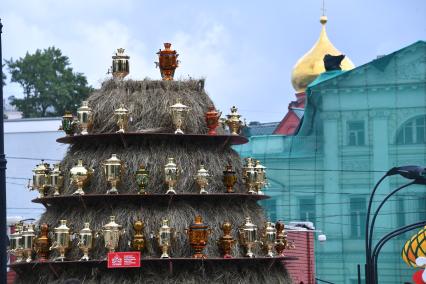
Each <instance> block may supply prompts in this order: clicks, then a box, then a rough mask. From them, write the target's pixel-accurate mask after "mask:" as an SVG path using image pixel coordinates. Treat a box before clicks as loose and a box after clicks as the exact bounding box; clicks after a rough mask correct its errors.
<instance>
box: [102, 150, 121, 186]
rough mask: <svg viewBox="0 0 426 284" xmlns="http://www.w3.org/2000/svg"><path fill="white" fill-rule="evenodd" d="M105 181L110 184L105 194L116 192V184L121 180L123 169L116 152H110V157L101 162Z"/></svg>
mask: <svg viewBox="0 0 426 284" xmlns="http://www.w3.org/2000/svg"><path fill="white" fill-rule="evenodd" d="M102 168H103V169H104V174H105V177H106V179H107V182H108V183H110V184H111V188H110V189H109V190H108V191H107V192H106V193H107V194H118V190H117V185H118V183H119V182H120V180H121V176H122V174H123V171H124V163H123V162H122V161H121V160H120V159H118V157H117V155H116V154H112V155H111V158H109V159H107V160H105V161H104V162H103V164H102Z"/></svg>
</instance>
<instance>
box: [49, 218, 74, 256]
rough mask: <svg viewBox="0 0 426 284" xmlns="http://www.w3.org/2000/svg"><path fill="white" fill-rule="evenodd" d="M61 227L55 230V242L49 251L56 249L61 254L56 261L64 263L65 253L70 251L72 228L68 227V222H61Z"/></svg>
mask: <svg viewBox="0 0 426 284" xmlns="http://www.w3.org/2000/svg"><path fill="white" fill-rule="evenodd" d="M59 222H60V225H59V226H58V227H56V228H54V229H53V232H54V234H55V240H54V241H53V244H52V246H51V247H50V248H49V250H52V249H56V250H57V251H58V252H59V256H58V257H56V258H55V259H54V261H64V260H65V253H66V252H67V251H68V249H69V248H70V245H71V238H70V234H71V233H70V231H71V230H70V228H69V227H67V220H60V221H59Z"/></svg>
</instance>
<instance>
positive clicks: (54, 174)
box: [49, 164, 64, 196]
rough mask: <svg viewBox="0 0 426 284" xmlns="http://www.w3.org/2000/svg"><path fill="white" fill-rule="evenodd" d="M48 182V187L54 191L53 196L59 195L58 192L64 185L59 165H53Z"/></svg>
mask: <svg viewBox="0 0 426 284" xmlns="http://www.w3.org/2000/svg"><path fill="white" fill-rule="evenodd" d="M49 180H50V182H49V186H50V187H51V188H53V190H54V192H53V196H58V195H59V194H60V192H59V190H60V189H61V188H62V187H63V185H64V176H63V174H62V171H61V164H54V165H53V169H51V170H50V175H49Z"/></svg>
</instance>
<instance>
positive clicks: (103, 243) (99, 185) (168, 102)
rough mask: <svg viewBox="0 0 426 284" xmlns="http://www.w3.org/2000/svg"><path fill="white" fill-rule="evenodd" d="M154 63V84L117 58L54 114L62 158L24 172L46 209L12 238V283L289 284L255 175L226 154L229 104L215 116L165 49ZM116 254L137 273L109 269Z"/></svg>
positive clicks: (199, 85)
mask: <svg viewBox="0 0 426 284" xmlns="http://www.w3.org/2000/svg"><path fill="white" fill-rule="evenodd" d="M158 56H159V62H158V67H159V68H160V70H161V75H162V76H161V80H149V79H145V80H142V81H134V80H131V79H127V78H129V77H128V76H126V75H127V74H128V73H129V72H130V69H129V57H128V56H127V55H126V54H124V50H121V49H120V50H118V52H117V54H115V55H114V58H113V68H112V72H113V73H112V74H113V76H114V78H111V79H110V80H107V81H105V82H103V83H102V85H101V87H100V89H99V90H95V91H94V92H93V93H92V94H91V95H90V97H88V98H87V99H86V101H87V103H86V102H84V103H82V106H81V108H80V109H79V113H77V114H66V115H64V118H63V119H64V121H63V123H62V128H63V129H64V132H65V133H64V137H62V138H59V139H57V141H58V142H60V143H66V144H70V145H71V146H70V148H69V150H68V152H67V154H66V156H65V157H64V159H63V160H62V161H60V163H59V164H60V166H58V167H54V168H53V169H51V168H50V167H49V166H48V165H44V162H42V164H41V165H39V167H38V168H36V170H35V171H34V176H35V177H34V179H33V184H32V187H33V188H34V189H37V190H38V191H39V193H40V196H39V197H38V198H35V199H34V200H33V201H34V202H36V203H41V204H43V205H44V206H45V207H46V212H45V213H44V214H43V215H42V216H41V218H40V220H39V222H38V223H37V224H36V226H35V228H34V230H33V229H32V227H31V228H29V227H28V224H24V225H26V226H27V230H24V229H23V228H22V229H20V228H19V226H18V231H17V233H16V234H15V235H13V236H11V239H12V240H13V242H12V244H13V245H12V246H11V252H12V253H13V254H15V255H16V256H17V257H18V258H19V260H20V262H16V263H13V264H11V267H12V268H13V269H15V268H16V271H17V272H18V282H20V283H30V282H43V283H49V282H57V283H61V282H64V281H66V280H68V279H71V278H75V279H77V280H79V281H87V282H97V283H141V282H152V283H184V282H187V283H188V282H189V283H202V282H206V283H211V282H222V283H291V281H290V279H289V276H288V275H287V272H286V270H285V268H284V267H283V265H282V260H287V261H291V258H289V257H284V256H282V255H281V254H282V253H280V252H279V251H278V250H277V248H278V249H281V248H282V246H279V245H278V246H277V244H281V243H283V242H285V241H286V240H283V239H282V237H283V234H282V233H281V234H280V232H278V230H276V229H275V228H274V226H273V223H271V222H272V221H275V220H267V219H266V217H265V214H264V212H263V211H262V208H261V206H260V205H259V204H258V203H257V202H258V201H259V200H263V199H266V198H268V196H267V195H264V194H262V190H263V188H264V187H265V186H266V185H267V179H266V175H265V173H266V171H265V167H264V166H262V165H261V164H260V162H257V161H256V160H255V159H249V160H247V161H242V159H241V158H240V156H239V155H238V153H237V152H236V151H234V150H233V149H232V145H235V144H243V143H246V142H247V141H248V139H247V138H245V137H243V136H241V135H240V133H242V131H241V130H242V128H243V127H244V125H245V123H244V122H243V121H244V120H243V119H242V116H241V114H240V113H239V112H238V109H237V107H232V108H231V109H230V112H229V113H228V114H226V115H225V117H224V118H221V112H220V111H218V110H217V107H216V106H215V105H214V104H213V102H212V101H211V99H210V98H209V96H208V95H207V94H206V92H205V90H204V85H205V84H204V80H194V79H186V80H173V78H178V77H179V76H180V74H178V73H177V72H178V71H179V70H180V69H176V68H177V67H178V60H177V52H176V51H174V50H172V49H171V46H170V44H166V45H165V49H163V50H160V52H159V53H158ZM183 60H184V58H183ZM139 75H141V74H133V77H137V76H139ZM234 103H235V104H237V103H238V102H230V104H229V105H230V106H232V105H233V104H234ZM52 176H54V177H55V178H54V179H53V182H52V179H51V177H52ZM59 177H61V179H62V180H59ZM206 193H208V194H206ZM267 222H269V223H267ZM38 224H40V226H41V225H42V227H39V226H38ZM46 230H48V233H47V234H46ZM32 231H34V233H32ZM33 235H34V236H33ZM23 237H25V238H26V240H27V243H26V244H25V243H24V242H23V239H22V238H23ZM31 241H32V242H33V244H37V247H38V252H37V253H36V252H35V251H33V254H32V255H31V259H30V258H29V256H30V254H29V245H30V242H31ZM47 246H48V248H50V250H47V251H46V247H47ZM123 252H126V253H127V252H136V253H140V255H141V260H140V264H141V267H140V268H132V269H108V268H107V260H108V261H111V262H114V263H118V262H117V261H119V259H118V258H117V255H119V253H123ZM24 256H25V257H24ZM112 256H115V258H113V259H111V258H109V257H112ZM26 261H30V262H28V263H27V262H26ZM29 270H30V271H31V273H25V271H29ZM53 271H55V272H53Z"/></svg>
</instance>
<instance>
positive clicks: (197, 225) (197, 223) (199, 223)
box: [190, 215, 208, 230]
mask: <svg viewBox="0 0 426 284" xmlns="http://www.w3.org/2000/svg"><path fill="white" fill-rule="evenodd" d="M207 228H208V226H207V225H206V224H204V223H203V218H202V217H201V216H200V215H197V216H195V220H194V223H192V224H191V226H190V229H192V230H201V229H207Z"/></svg>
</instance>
